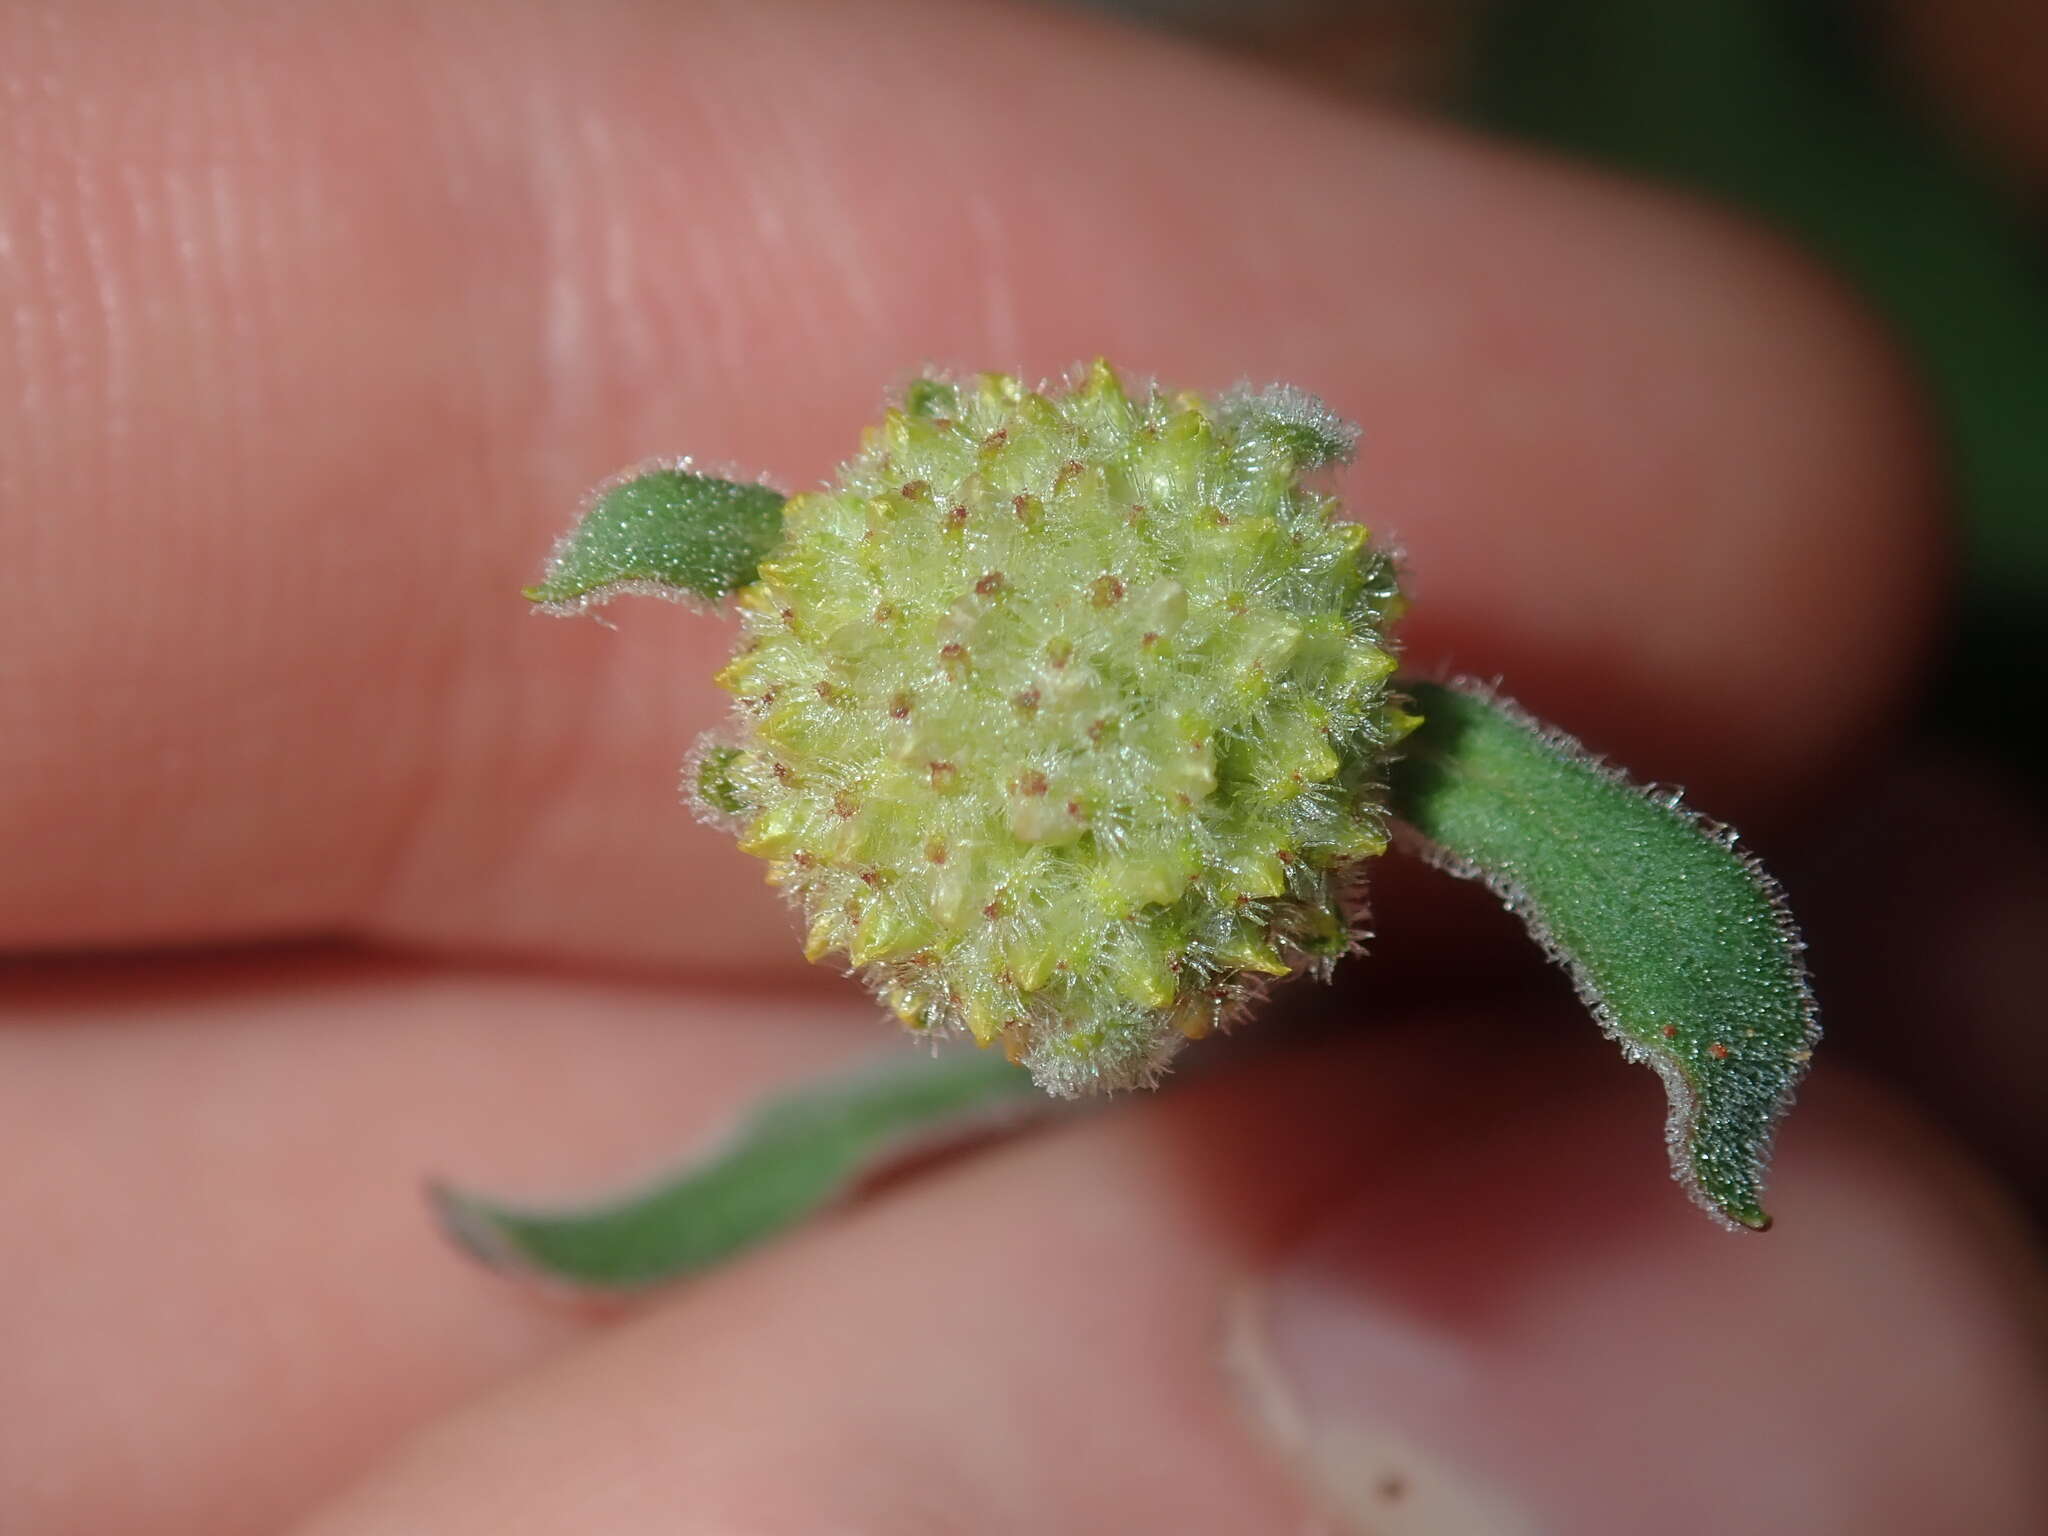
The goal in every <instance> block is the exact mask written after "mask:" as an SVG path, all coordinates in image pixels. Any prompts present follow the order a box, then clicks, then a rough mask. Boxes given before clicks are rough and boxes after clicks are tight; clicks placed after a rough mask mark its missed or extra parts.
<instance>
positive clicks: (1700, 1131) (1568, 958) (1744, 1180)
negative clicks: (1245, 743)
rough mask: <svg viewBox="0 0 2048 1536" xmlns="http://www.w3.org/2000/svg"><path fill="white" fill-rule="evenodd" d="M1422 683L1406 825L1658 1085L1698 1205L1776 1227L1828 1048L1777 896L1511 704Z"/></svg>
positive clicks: (1402, 774)
mask: <svg viewBox="0 0 2048 1536" xmlns="http://www.w3.org/2000/svg"><path fill="white" fill-rule="evenodd" d="M1403 686H1404V687H1405V689H1406V691H1407V692H1408V694H1409V696H1410V697H1411V698H1412V699H1413V700H1414V701H1415V703H1416V706H1417V708H1418V709H1419V711H1420V713H1421V714H1422V715H1423V717H1424V720H1425V723H1424V724H1423V725H1422V727H1421V728H1420V729H1419V730H1417V731H1416V733H1415V734H1414V735H1413V736H1411V737H1410V738H1409V739H1408V741H1407V743H1406V744H1405V747H1404V751H1405V754H1406V755H1405V756H1404V758H1403V759H1402V760H1401V761H1400V762H1399V763H1397V764H1396V765H1395V767H1394V772H1393V795H1394V810H1395V814H1396V815H1398V816H1400V817H1401V818H1403V819H1404V820H1405V821H1406V822H1408V824H1409V825H1410V826H1411V827H1413V828H1414V830H1415V831H1416V832H1418V833H1420V834H1421V836H1422V837H1423V838H1424V839H1426V840H1427V842H1428V844H1430V845H1431V848H1430V851H1431V852H1432V854H1433V855H1434V857H1435V858H1436V859H1437V862H1439V863H1441V864H1442V865H1443V866H1444V867H1445V868H1447V869H1449V870H1450V871H1452V872H1453V873H1455V874H1460V875H1466V876H1470V877H1473V878H1477V879H1480V880H1484V881H1485V882H1486V883H1487V884H1488V885H1490V886H1491V887H1492V888H1493V889H1494V890H1495V891H1496V892H1498V893H1499V894H1500V896H1501V897H1502V898H1503V899H1504V900H1505V901H1506V902H1507V904H1508V905H1509V906H1510V907H1512V908H1513V909H1514V910H1515V912H1516V913H1518V914H1519V915H1520V916H1521V918H1522V920H1523V921H1524V922H1525V923H1526V924H1528V926H1529V930H1530V932H1531V934H1532V935H1533V936H1534V937H1535V938H1536V940H1537V942H1538V943H1540V944H1542V945H1543V947H1544V948H1545V949H1546V950H1548V951H1549V952H1550V954H1551V956H1552V957H1553V958H1554V959H1556V960H1558V961H1559V962H1560V963H1561V964H1563V965H1564V966H1565V968H1566V969H1567V970H1568V971H1569V972H1570V973H1571V977H1572V980H1573V982H1574V983H1575V984H1576V985H1577V987H1578V990H1579V995H1580V996H1581V997H1582V998H1583V999H1584V1000H1585V1002H1586V1004H1587V1005H1588V1006H1589V1007H1590V1008H1591V1009H1592V1011H1593V1013H1594V1015H1595V1017H1596V1018H1598V1020H1599V1021H1600V1024H1601V1026H1602V1027H1603V1028H1604V1029H1605V1030H1606V1031H1607V1033H1608V1034H1609V1035H1610V1036H1611V1037H1613V1038H1614V1039H1615V1040H1617V1041H1619V1042H1620V1044H1621V1047H1622V1049H1623V1051H1624V1052H1625V1053H1626V1054H1627V1055H1628V1056H1629V1058H1630V1059H1631V1060H1634V1061H1645V1062H1648V1063H1649V1064H1650V1065H1651V1066H1653V1067H1655V1068H1656V1069H1657V1071H1658V1073H1659V1074H1660V1075H1661V1076H1662V1077H1663V1079H1664V1085H1665V1088H1666V1090H1667V1091H1668V1092H1669V1094H1670V1099H1671V1117H1670V1121H1669V1126H1668V1133H1667V1134H1668V1139H1669V1141H1670V1145H1671V1158H1672V1168H1673V1171H1674V1172H1675V1173H1676V1175H1677V1177H1678V1179H1679V1181H1680V1182H1681V1183H1683V1184H1684V1185H1685V1186H1686V1188H1687V1189H1688V1190H1689V1191H1690V1192H1691V1193H1692V1195H1693V1197H1694V1199H1696V1200H1697V1201H1699V1203H1700V1204H1701V1205H1702V1206H1704V1207H1705V1208H1706V1209H1707V1210H1708V1211H1709V1212H1711V1213H1713V1214H1714V1215H1716V1216H1719V1217H1720V1218H1722V1219H1723V1220H1725V1221H1732V1222H1738V1223H1740V1224H1741V1225H1743V1226H1746V1227H1753V1228H1756V1229H1759V1230H1761V1229H1762V1228H1764V1227H1766V1226H1768V1225H1769V1224H1770V1218H1769V1217H1767V1216H1766V1215H1765V1214H1764V1212H1763V1208H1762V1206H1761V1205H1760V1204H1759V1195H1760V1193H1761V1190H1762V1186H1763V1173H1764V1162H1765V1158H1766V1154H1767V1152H1768V1150H1769V1145H1770V1138H1771V1133H1772V1130H1773V1128H1774V1126H1775V1124H1776V1122H1777V1119H1778V1117H1779V1115H1780V1114H1781V1113H1782V1112H1783V1110H1784V1108H1785V1106H1786V1105H1787V1104H1788V1103H1789V1102H1790V1098H1791V1093H1792V1089H1793V1086H1794V1085H1795V1084H1796V1083H1797V1082H1798V1080H1799V1078H1800V1077H1801V1075H1802V1074H1803V1073H1804V1072H1805V1070H1806V1064H1807V1061H1808V1060H1809V1058H1810V1057H1811V1055H1812V1052H1813V1044H1814V1041H1815V1040H1816V1039H1817V1038H1818V1036H1819V1030H1818V1028H1817V1026H1816V1024H1815V1022H1814V1009H1813V998H1812V994H1811V992H1810V991H1809V989H1808V987H1807V981H1806V970H1805V965H1804V963H1803V961H1802V960H1801V951H1802V948H1803V946H1802V945H1801V943H1800V941H1799V937H1798V934H1797V932H1796V930H1795V929H1794V928H1793V926H1792V922H1791V919H1790V916H1789V915H1788V914H1787V912H1786V909H1785V904H1784V901H1783V899H1782V898H1781V897H1780V895H1779V892H1778V888H1777V886H1776V885H1775V884H1774V883H1773V882H1772V881H1771V879H1770V877H1769V876H1767V875H1766V874H1764V872H1763V871H1762V870H1761V869H1760V868H1759V867H1758V866H1757V864H1756V863H1755V861H1754V860H1752V859H1751V858H1749V857H1748V855H1746V854H1745V853H1743V852H1742V851H1741V850H1740V849H1739V848H1737V846H1736V844H1735V839H1734V836H1733V834H1732V833H1731V832H1729V831H1728V830H1727V829H1725V828H1721V827H1718V826H1715V825H1713V824H1712V823H1710V822H1706V821H1703V820H1701V819H1700V818H1699V817H1697V816H1694V815H1693V814H1692V813H1690V812H1689V811H1687V810H1686V809H1684V807H1682V806H1681V805H1680V804H1679V801H1678V797H1677V796H1676V795H1675V794H1667V793H1652V792H1650V791H1646V790H1644V789H1641V788H1639V787H1637V786H1635V785H1632V784H1630V783H1629V782H1628V781H1627V780H1626V779H1624V778H1623V777H1622V776H1621V775H1620V774H1618V773H1616V772H1615V771H1614V770H1612V769H1611V768H1608V767H1607V766H1605V765H1604V764H1602V763H1600V762H1599V761H1598V760H1597V759H1595V758H1594V757H1592V756H1591V755H1590V754H1589V753H1587V752H1586V751H1585V749H1584V748H1583V747H1581V746H1580V745H1579V744H1578V743H1577V742H1575V741H1573V740H1572V739H1570V738H1569V737H1567V736H1564V735H1562V734H1560V733H1558V732H1556V731H1552V730H1548V729H1546V728H1545V727H1543V726H1542V725H1540V724H1538V723H1537V722H1536V721H1534V720H1532V719H1530V718H1529V717H1528V716H1527V715H1525V714H1523V713H1522V712H1521V711H1520V710H1519V709H1517V708H1515V707H1514V706H1513V705H1512V704H1510V703H1508V702H1507V701H1505V700H1502V699H1498V698H1495V697H1493V696H1492V695H1491V694H1490V693H1488V692H1487V691H1485V690H1484V689H1481V688H1478V687H1476V686H1473V685H1470V684H1461V685H1458V686H1454V687H1446V686H1443V685H1439V684H1435V683H1419V682H1409V683H1405V684H1404V685H1403Z"/></svg>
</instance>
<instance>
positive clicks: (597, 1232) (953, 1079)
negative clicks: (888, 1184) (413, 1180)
mask: <svg viewBox="0 0 2048 1536" xmlns="http://www.w3.org/2000/svg"><path fill="white" fill-rule="evenodd" d="M1050 1104H1051V1101H1050V1100H1048V1099H1046V1098H1045V1096H1044V1095H1042V1094H1040V1093H1039V1092H1038V1091H1037V1090H1036V1089H1035V1088H1033V1087H1032V1084H1031V1078H1030V1075H1029V1074H1028V1073H1026V1072H1025V1071H1024V1070H1023V1069H1022V1068H1020V1067H1015V1066H1012V1065H1011V1064H1010V1063H1009V1062H1008V1061H1005V1060H1004V1059H1003V1058H1002V1057H1001V1056H999V1055H990V1054H988V1053H985V1052H982V1051H958V1052H951V1053H948V1054H947V1055H944V1056H941V1057H938V1058H937V1059H933V1058H931V1057H928V1056H922V1055H914V1054H906V1055H902V1056H898V1057H895V1058H893V1059H891V1060H890V1061H888V1062H887V1063H885V1064H883V1065H882V1066H880V1067H870V1068H868V1069H867V1070H864V1071H860V1072H857V1073H853V1074H850V1075H845V1076H840V1077H835V1078H832V1079H829V1080H827V1081H824V1082H820V1083H815V1084H810V1085H807V1086H805V1087H802V1088H799V1089H797V1090H795V1091H793V1092H790V1093H787V1094H784V1095H782V1096H781V1097H778V1098H773V1099H769V1100H767V1101H765V1102H763V1103H762V1104H761V1105H759V1106H758V1107H757V1108H756V1109H754V1110H753V1112H752V1113H750V1114H749V1115H748V1116H747V1118H746V1119H745V1120H744V1121H743V1122H742V1123H741V1124H740V1126H739V1127H738V1128H737V1130H735V1131H734V1133H733V1134H732V1135H731V1136H730V1137H729V1138H728V1139H727V1140H725V1141H724V1142H723V1143H721V1144H720V1145H719V1146H718V1147H717V1148H716V1149H715V1150H713V1151H712V1152H710V1153H709V1154H707V1155H706V1156H704V1157H703V1158H701V1159H699V1160H697V1161H695V1162H692V1163H690V1164H689V1165H688V1166H686V1167H685V1168H683V1169H682V1170H681V1171H680V1172H679V1173H677V1174H676V1175H674V1176H672V1177H669V1178H665V1179H661V1180H659V1181H657V1182H656V1183H654V1184H653V1185H651V1186H650V1187H648V1188H646V1189H644V1190H641V1191H639V1192H637V1193H634V1194H630V1195H627V1196H625V1197H624V1198H622V1199H618V1200H614V1201H606V1202H603V1203H600V1204H597V1205H593V1206H589V1207H586V1208H582V1209H576V1210H554V1211H546V1210H531V1209H524V1208H521V1207H519V1206H514V1205H504V1204H500V1203H498V1202H497V1201H494V1200H488V1199H485V1198H483V1197H481V1196H477V1195H472V1194H467V1193H464V1192H462V1191H460V1190H455V1189H450V1188H448V1187H446V1186H445V1185H439V1184H437V1185H434V1186H432V1188H431V1189H430V1191H429V1194H430V1196H431V1198H432V1200H433V1202H434V1206H435V1209H436V1211H437V1212H438V1214H439V1215H440V1218H441V1221H442V1224H443V1226H445V1227H446V1228H447V1230H448V1232H449V1234H450V1235H451V1236H452V1237H453V1238H454V1239H455V1240H456V1241H457V1242H459V1243H460V1244H462V1246H463V1247H465V1248H467V1249H468V1250H469V1251H470V1252H471V1253H473V1254H475V1255H476V1256H477V1257H478V1258H480V1259H482V1260H483V1261H484V1262H485V1263H487V1264H489V1265H491V1266H492V1267H493V1268H497V1269H505V1270H511V1271H515V1272H519V1273H525V1274H530V1275H535V1276H540V1277H545V1278H548V1279H552V1280H556V1281H565V1282H568V1283H570V1284H573V1285H577V1286H586V1287H596V1288H605V1289H615V1290H616V1289H624V1288H629V1287H636V1286H644V1285H651V1284H654V1283H656V1282H658V1281H662V1280H669V1279H673V1278H675V1277H677V1276H680V1275H685V1274H688V1273H690V1272H692V1271H693V1270H699V1269H705V1268H708V1267H710V1266H712V1265H714V1264H718V1263H721V1262H723V1261H724V1260H726V1259H729V1258H732V1257H734V1256H736V1255H737V1254H739V1253H741V1252H743V1251H745V1250H746V1249H748V1248H751V1247H753V1246H754V1245H756V1244H757V1243H761V1242H765V1241H766V1240H767V1239H769V1238H771V1237H774V1236H775V1235H776V1234H778V1233H780V1232H782V1231H783V1230H785V1229H786V1228H789V1227H791V1226H794V1225H796V1224H797V1223H798V1222H800V1221H803V1220H804V1219H805V1218H807V1217H809V1216H811V1215H814V1214H815V1213H817V1212H818V1211H819V1210H821V1209H823V1208H824V1207H826V1206H828V1205H830V1204H832V1203H833V1202H834V1201H835V1200H837V1199H838V1198H840V1197H841V1196H843V1195H845V1194H847V1193H849V1192H850V1191H851V1190H853V1189H854V1188H856V1187H857V1186H858V1185H859V1184H861V1183H862V1182H863V1181H865V1180H867V1179H870V1178H872V1177H874V1176H875V1175H876V1174H877V1173H879V1172H881V1171H883V1170H884V1169H886V1168H887V1167H889V1166H890V1165H892V1164H896V1163H900V1162H901V1161H903V1160H904V1159H905V1158H906V1157H908V1156H911V1155H915V1154H917V1153H920V1152H927V1151H929V1150H931V1149H932V1148H933V1147H934V1146H936V1145H939V1144H942V1143H945V1142H949V1141H955V1140H960V1139H964V1138H967V1137H971V1136H974V1135H976V1134H986V1133H987V1132H989V1131H992V1130H995V1129H999V1128H1001V1127H1002V1126H1004V1125H1006V1124H1008V1123H1011V1122H1013V1121H1015V1120H1017V1119H1019V1118H1022V1117H1023V1116H1025V1115H1027V1114H1034V1113H1043V1112H1044V1111H1045V1109H1046V1108H1047V1107H1049V1106H1050Z"/></svg>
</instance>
